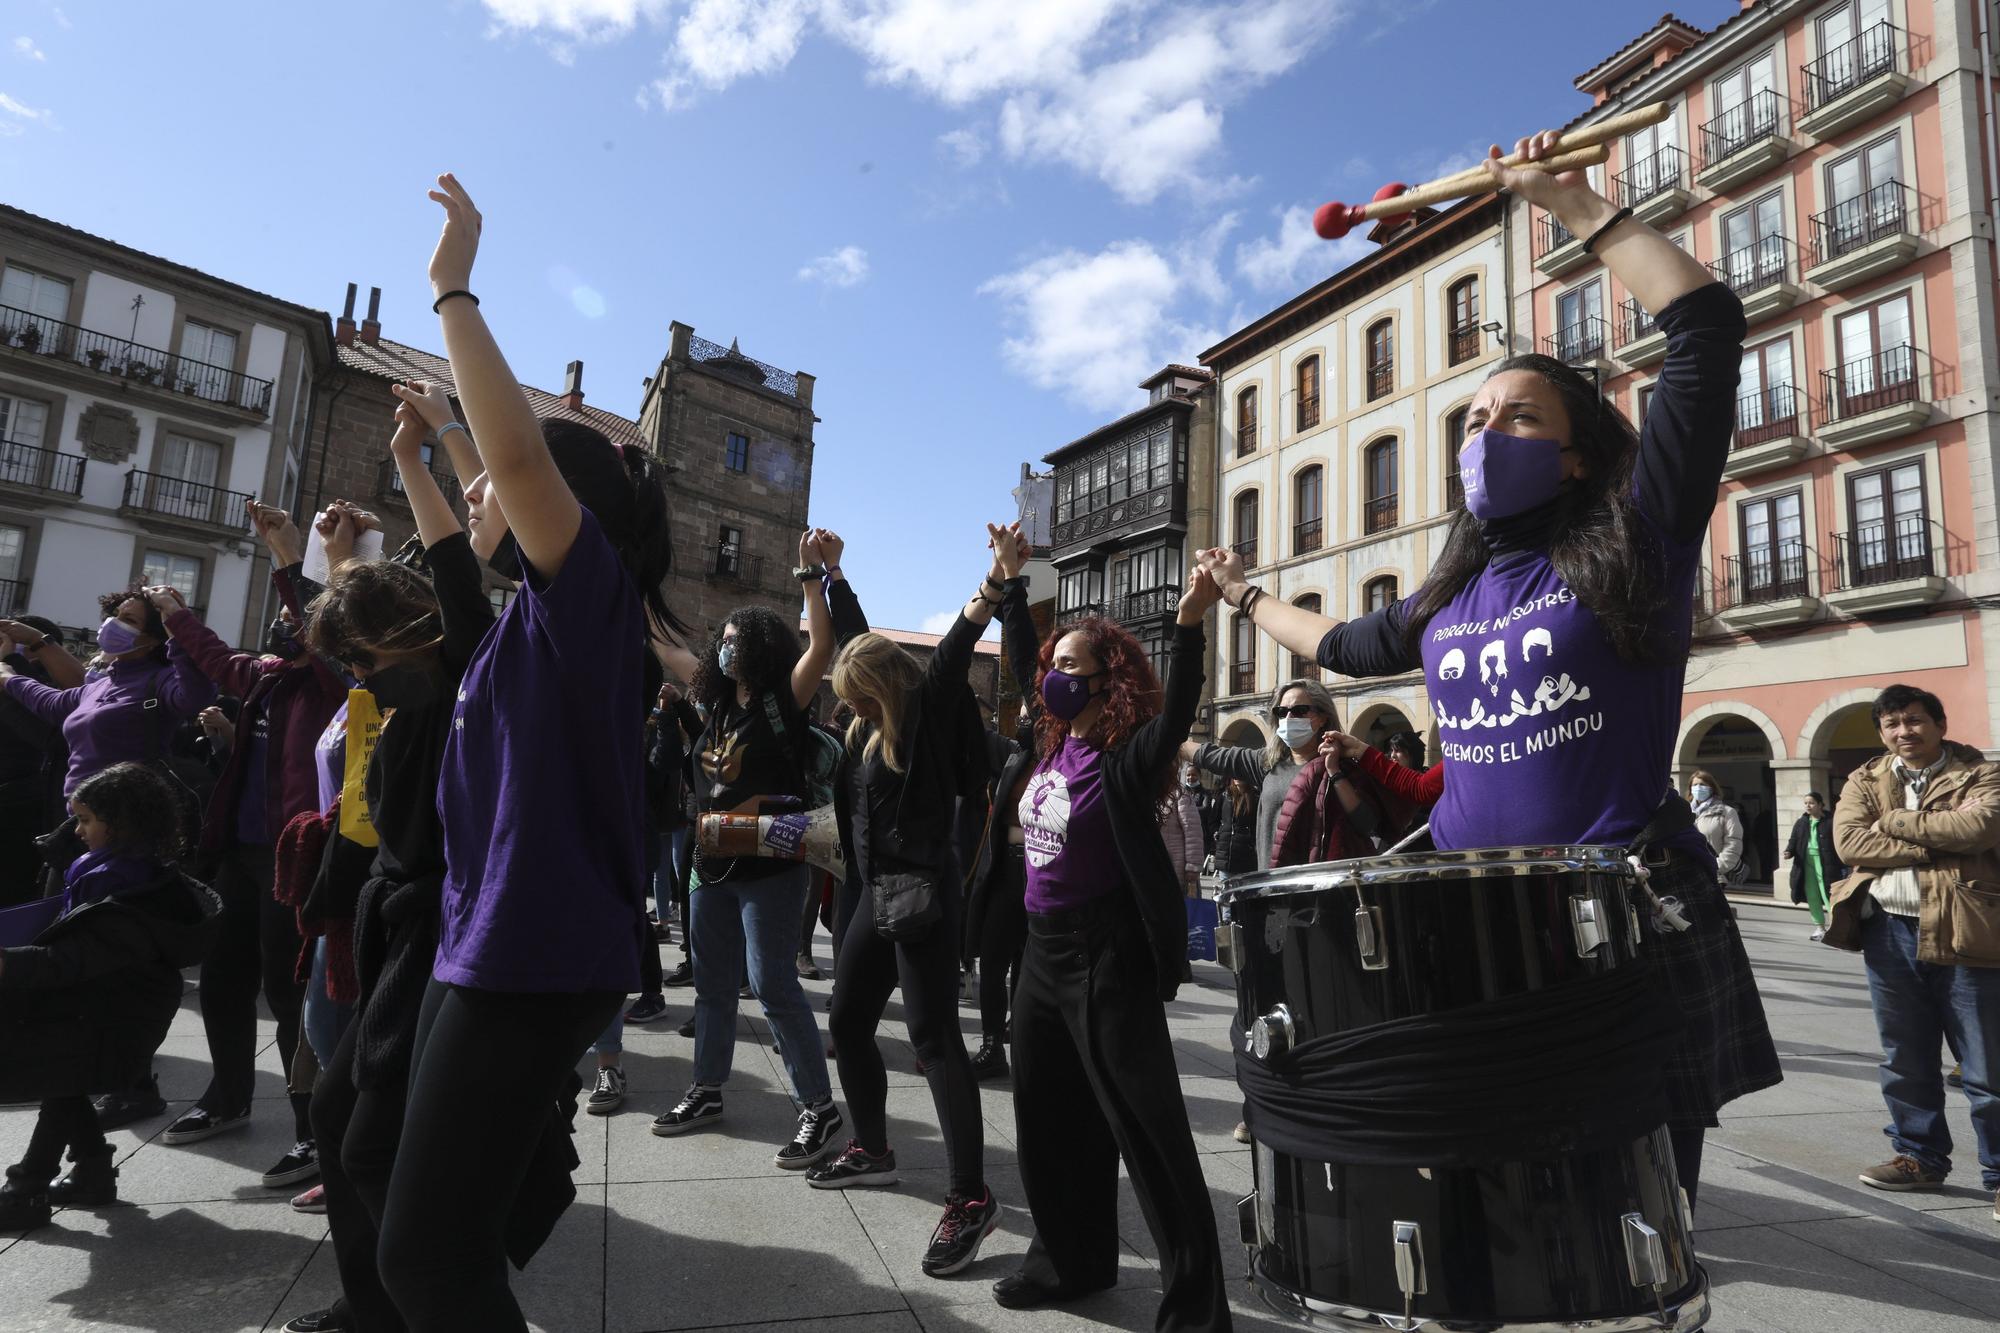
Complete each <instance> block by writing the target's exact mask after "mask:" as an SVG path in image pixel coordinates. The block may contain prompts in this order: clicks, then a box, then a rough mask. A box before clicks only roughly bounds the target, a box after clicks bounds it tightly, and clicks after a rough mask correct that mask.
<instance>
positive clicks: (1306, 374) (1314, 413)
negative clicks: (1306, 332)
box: [1295, 356, 1319, 430]
mask: <svg viewBox="0 0 2000 1333" xmlns="http://www.w3.org/2000/svg"><path fill="white" fill-rule="evenodd" d="M1298 381H1299V405H1298V425H1297V426H1296V428H1295V429H1298V430H1311V429H1312V428H1313V427H1314V426H1317V425H1318V424H1319V358H1318V357H1316V356H1309V357H1307V358H1306V359H1305V360H1303V361H1301V362H1299V370H1298Z"/></svg>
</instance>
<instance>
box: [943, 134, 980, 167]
mask: <svg viewBox="0 0 2000 1333" xmlns="http://www.w3.org/2000/svg"><path fill="white" fill-rule="evenodd" d="M938 147H939V148H940V149H942V150H943V152H944V153H945V155H946V156H947V157H949V158H950V159H951V160H952V162H953V163H954V164H955V165H957V166H961V167H976V166H978V165H979V164H980V162H981V161H982V160H984V159H985V157H986V137H985V136H984V135H982V134H981V133H980V132H979V131H978V130H972V129H965V130H952V131H951V132H950V133H948V134H940V135H939V136H938Z"/></svg>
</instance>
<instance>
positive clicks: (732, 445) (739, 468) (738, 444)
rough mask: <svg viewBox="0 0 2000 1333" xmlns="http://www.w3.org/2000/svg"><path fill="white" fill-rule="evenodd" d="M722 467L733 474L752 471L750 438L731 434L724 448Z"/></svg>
mask: <svg viewBox="0 0 2000 1333" xmlns="http://www.w3.org/2000/svg"><path fill="white" fill-rule="evenodd" d="M722 465H723V466H724V467H726V468H728V469H729V470H730V471H731V472H748V471H749V470H750V437H749V436H748V435H738V434H737V433H736V432H735V431H731V432H729V438H728V439H727V440H726V441H725V442H724V444H723V446H722Z"/></svg>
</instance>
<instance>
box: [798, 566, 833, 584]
mask: <svg viewBox="0 0 2000 1333" xmlns="http://www.w3.org/2000/svg"><path fill="white" fill-rule="evenodd" d="M792 577H793V578H795V579H797V580H798V581H799V582H800V583H810V582H812V581H813V580H814V579H823V578H825V577H826V566H825V565H800V566H798V567H797V568H796V569H794V570H793V571H792Z"/></svg>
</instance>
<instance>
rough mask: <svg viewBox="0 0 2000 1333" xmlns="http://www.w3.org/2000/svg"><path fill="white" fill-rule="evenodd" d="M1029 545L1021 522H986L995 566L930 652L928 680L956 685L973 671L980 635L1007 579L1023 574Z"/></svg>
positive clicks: (989, 619) (984, 629) (925, 668)
mask: <svg viewBox="0 0 2000 1333" xmlns="http://www.w3.org/2000/svg"><path fill="white" fill-rule="evenodd" d="M1026 545H1027V543H1026V542H1025V541H1024V540H1023V539H1022V537H1021V526H1020V524H1018V523H1016V524H1013V525H1011V526H1009V525H1004V524H998V523H988V524H987V525H986V548H987V549H988V550H990V551H991V552H993V563H992V566H991V567H990V568H989V569H988V570H987V571H986V574H985V577H984V578H983V579H981V581H980V584H979V588H978V590H977V591H975V592H974V593H973V594H972V596H970V597H968V598H967V599H966V601H965V605H964V606H963V607H961V608H960V609H959V612H958V619H957V620H954V621H953V622H952V625H951V628H950V629H948V630H946V631H945V634H944V637H943V638H942V639H940V640H939V641H938V646H937V651H936V652H934V653H932V654H931V660H930V661H929V662H927V663H925V664H924V676H925V678H926V679H927V680H929V681H932V682H938V681H944V682H949V683H951V684H955V685H963V684H964V683H965V681H966V677H967V676H969V675H970V674H971V672H972V654H973V651H974V650H975V649H976V648H977V647H978V646H979V637H980V635H982V634H984V633H985V632H986V627H987V626H988V625H990V624H992V623H993V613H994V612H995V611H997V610H999V609H1000V600H1001V598H1002V596H1003V595H1005V593H1006V591H1007V580H1008V579H1012V578H1018V577H1020V574H1021V565H1022V562H1023V561H1025V560H1026V559H1027V555H1026V551H1025V547H1026Z"/></svg>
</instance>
